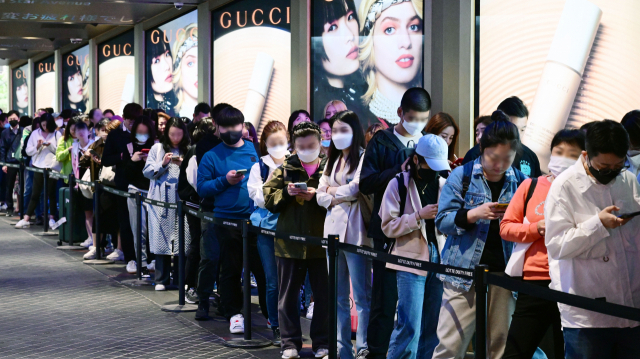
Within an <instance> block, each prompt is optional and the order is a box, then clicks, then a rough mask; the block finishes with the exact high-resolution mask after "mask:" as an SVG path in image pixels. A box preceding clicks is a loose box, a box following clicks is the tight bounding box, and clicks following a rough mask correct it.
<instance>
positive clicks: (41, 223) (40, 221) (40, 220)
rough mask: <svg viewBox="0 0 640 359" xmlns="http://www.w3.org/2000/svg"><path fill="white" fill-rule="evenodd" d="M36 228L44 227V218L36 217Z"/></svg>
mask: <svg viewBox="0 0 640 359" xmlns="http://www.w3.org/2000/svg"><path fill="white" fill-rule="evenodd" d="M33 224H34V225H36V226H42V225H43V224H44V219H42V217H36V220H35V221H34V222H33Z"/></svg>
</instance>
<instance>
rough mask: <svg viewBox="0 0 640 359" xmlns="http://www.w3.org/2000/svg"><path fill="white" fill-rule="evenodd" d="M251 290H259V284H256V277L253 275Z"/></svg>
mask: <svg viewBox="0 0 640 359" xmlns="http://www.w3.org/2000/svg"><path fill="white" fill-rule="evenodd" d="M251 288H258V282H256V277H255V276H254V275H253V273H251Z"/></svg>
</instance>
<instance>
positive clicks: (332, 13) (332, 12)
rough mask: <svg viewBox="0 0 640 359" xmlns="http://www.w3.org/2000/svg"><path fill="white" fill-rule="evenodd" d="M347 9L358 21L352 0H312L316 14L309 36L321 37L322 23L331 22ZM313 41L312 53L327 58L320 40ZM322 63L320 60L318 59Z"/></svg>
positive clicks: (322, 58)
mask: <svg viewBox="0 0 640 359" xmlns="http://www.w3.org/2000/svg"><path fill="white" fill-rule="evenodd" d="M349 11H353V16H354V17H355V19H356V21H358V9H356V5H355V3H354V2H353V0H334V1H327V0H320V1H313V13H314V14H316V16H315V17H314V18H313V20H312V26H313V27H312V29H311V36H314V37H322V34H323V33H324V25H325V24H328V23H332V22H334V21H336V20H338V19H340V18H341V17H343V16H346V15H347V13H348V12H349ZM358 28H360V22H359V21H358ZM312 43H314V45H312V46H313V50H312V51H313V53H315V54H316V55H319V56H320V59H321V60H328V57H327V54H326V52H325V51H324V45H323V44H322V41H318V42H317V43H316V42H315V41H312ZM320 63H322V61H320Z"/></svg>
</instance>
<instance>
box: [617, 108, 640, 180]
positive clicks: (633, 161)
mask: <svg viewBox="0 0 640 359" xmlns="http://www.w3.org/2000/svg"><path fill="white" fill-rule="evenodd" d="M620 124H621V125H622V126H623V127H624V129H625V130H627V133H628V134H629V141H630V145H629V151H627V161H626V163H625V166H629V169H628V170H629V171H630V172H631V173H633V174H634V175H636V176H638V175H640V110H633V111H630V112H628V113H627V114H626V115H624V117H623V118H622V121H620Z"/></svg>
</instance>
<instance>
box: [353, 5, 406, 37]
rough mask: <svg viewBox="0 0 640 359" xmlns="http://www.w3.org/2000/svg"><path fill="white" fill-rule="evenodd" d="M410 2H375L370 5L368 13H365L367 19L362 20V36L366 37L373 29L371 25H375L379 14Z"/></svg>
mask: <svg viewBox="0 0 640 359" xmlns="http://www.w3.org/2000/svg"><path fill="white" fill-rule="evenodd" d="M408 1H411V0H376V2H374V3H373V5H371V7H370V8H369V12H368V13H367V17H366V19H365V20H364V27H363V29H362V32H363V35H364V36H368V35H369V32H371V29H373V25H374V24H375V23H376V20H378V18H379V17H380V14H381V13H382V12H383V11H385V10H387V9H388V8H389V7H391V6H392V5H396V4H402V3H404V2H408Z"/></svg>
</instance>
